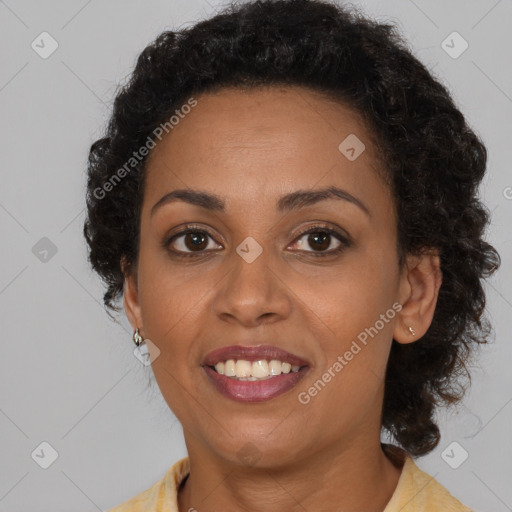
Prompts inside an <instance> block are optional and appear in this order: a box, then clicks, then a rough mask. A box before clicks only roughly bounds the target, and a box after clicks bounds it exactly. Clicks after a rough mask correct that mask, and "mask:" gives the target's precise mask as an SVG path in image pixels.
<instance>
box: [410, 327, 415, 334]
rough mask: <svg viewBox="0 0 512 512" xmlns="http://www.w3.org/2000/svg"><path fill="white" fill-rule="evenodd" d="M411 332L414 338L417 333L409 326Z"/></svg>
mask: <svg viewBox="0 0 512 512" xmlns="http://www.w3.org/2000/svg"><path fill="white" fill-rule="evenodd" d="M409 331H410V332H411V334H412V335H413V336H416V331H415V330H414V329H413V328H412V327H410V326H409Z"/></svg>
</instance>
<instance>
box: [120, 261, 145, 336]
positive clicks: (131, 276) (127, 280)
mask: <svg viewBox="0 0 512 512" xmlns="http://www.w3.org/2000/svg"><path fill="white" fill-rule="evenodd" d="M121 268H122V269H123V274H124V291H123V304H124V309H125V312H126V316H127V317H128V320H129V321H130V324H131V325H132V327H133V330H135V329H137V328H139V329H140V328H141V327H142V315H141V312H140V304H139V294H138V287H137V269H136V268H133V267H131V266H128V265H126V260H125V258H124V257H123V258H122V260H121Z"/></svg>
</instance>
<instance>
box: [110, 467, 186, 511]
mask: <svg viewBox="0 0 512 512" xmlns="http://www.w3.org/2000/svg"><path fill="white" fill-rule="evenodd" d="M189 472H190V465H189V458H188V457H184V458H182V459H180V460H179V461H178V462H176V463H175V464H174V465H173V466H172V467H171V468H170V469H169V470H168V471H167V473H166V474H165V476H164V477H163V478H162V479H161V480H159V481H158V482H156V483H155V484H153V486H151V487H150V488H149V489H146V490H145V491H143V492H141V493H140V494H137V495H136V496H134V497H133V498H131V499H130V500H128V501H126V502H124V503H122V504H121V505H118V506H116V507H114V508H111V509H109V510H108V511H107V512H178V487H179V485H180V483H181V482H182V481H183V480H184V479H185V477H186V476H187V475H188V474H189Z"/></svg>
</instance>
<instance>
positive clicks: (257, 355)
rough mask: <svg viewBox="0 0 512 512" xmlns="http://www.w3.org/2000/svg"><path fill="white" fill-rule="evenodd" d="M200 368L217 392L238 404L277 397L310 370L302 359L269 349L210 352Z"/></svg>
mask: <svg viewBox="0 0 512 512" xmlns="http://www.w3.org/2000/svg"><path fill="white" fill-rule="evenodd" d="M201 366H202V367H203V370H204V371H205V373H206V375H207V377H208V379H209V381H210V383H211V384H213V385H214V387H215V388H216V389H217V391H219V392H220V393H221V394H223V395H224V396H227V397H228V398H230V399H232V400H235V401H242V402H261V401H264V400H270V399H272V398H274V397H276V396H278V395H281V394H283V393H285V392H287V391H289V390H290V389H291V388H293V387H294V386H295V385H296V384H297V383H298V382H299V381H300V380H301V379H302V378H303V377H304V376H305V374H306V373H307V372H308V371H309V368H310V364H309V363H308V362H307V361H305V360H304V359H302V358H300V357H298V356H296V355H294V354H291V353H290V352H287V351H285V350H283V349H280V348H278V347H274V346H271V345H258V346H253V347H246V346H241V345H236V346H231V347H223V348H220V349H217V350H214V351H213V352H210V353H209V354H208V355H207V356H206V357H205V359H204V361H203V363H202V365H201Z"/></svg>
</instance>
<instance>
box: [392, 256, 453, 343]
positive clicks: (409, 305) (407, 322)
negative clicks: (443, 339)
mask: <svg viewBox="0 0 512 512" xmlns="http://www.w3.org/2000/svg"><path fill="white" fill-rule="evenodd" d="M442 280H443V276H442V272H441V263H440V258H439V251H438V250H437V249H431V250H429V251H427V252H424V253H422V254H421V255H408V256H407V262H406V264H405V265H404V268H403V270H402V274H401V276H400V286H399V288H400V290H399V301H400V304H401V305H402V309H401V310H400V312H399V313H398V314H397V322H396V324H395V329H394V331H393V338H394V339H395V340H396V341H397V342H398V343H411V342H413V341H416V340H418V339H419V338H421V337H422V336H423V335H424V334H425V333H426V332H427V330H428V328H429V327H430V324H431V323H432V319H433V318H434V311H435V309H436V304H437V297H438V295H439V289H440V287H441V283H442ZM409 327H412V329H413V330H414V334H413V333H412V332H411V330H410V329H409Z"/></svg>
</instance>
